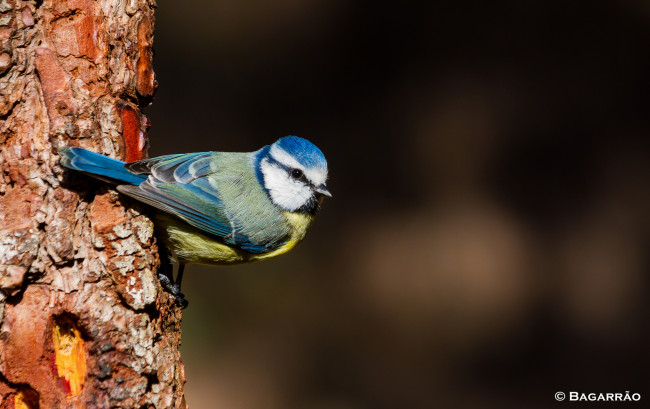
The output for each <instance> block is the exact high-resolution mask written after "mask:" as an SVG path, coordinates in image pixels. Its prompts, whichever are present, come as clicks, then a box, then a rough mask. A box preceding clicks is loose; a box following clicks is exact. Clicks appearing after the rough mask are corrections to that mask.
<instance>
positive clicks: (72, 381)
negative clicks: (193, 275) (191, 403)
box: [0, 0, 185, 409]
mask: <svg viewBox="0 0 650 409" xmlns="http://www.w3.org/2000/svg"><path fill="white" fill-rule="evenodd" d="M154 7H155V2H154V1H153V0H149V1H146V0H112V1H110V0H104V1H92V0H46V1H20V0H0V146H1V148H2V149H1V152H0V408H14V407H15V408H32V409H33V408H68V407H88V408H108V407H119V408H179V407H185V403H184V400H183V383H184V375H183V366H182V364H181V362H180V352H179V345H180V319H181V315H180V311H179V309H178V308H177V307H176V306H174V303H173V300H172V298H171V296H170V295H169V294H167V293H165V292H164V291H162V290H161V288H160V285H159V283H158V280H157V277H156V270H157V267H158V264H159V259H158V255H157V254H158V252H157V248H156V245H155V238H154V236H153V225H152V222H151V221H150V220H149V219H148V218H147V217H146V216H145V215H144V214H143V213H142V212H141V211H142V210H143V209H142V208H141V207H138V205H137V204H136V203H133V202H132V201H130V200H128V199H126V198H124V197H122V196H120V195H118V194H117V193H115V191H113V190H111V189H110V188H109V187H107V186H105V185H104V184H103V183H101V182H97V181H95V180H92V179H90V178H88V177H86V176H85V175H81V174H76V173H73V172H70V171H67V170H64V169H62V168H61V167H60V166H59V164H58V161H59V157H58V155H57V153H56V152H57V148H59V147H61V146H66V145H69V146H82V147H85V148H88V149H91V150H93V151H95V152H101V153H104V154H107V155H110V156H112V157H116V158H120V159H123V160H127V161H132V160H137V159H140V158H142V157H143V156H144V155H146V138H145V132H146V128H147V126H148V125H147V120H146V118H145V117H144V116H143V115H142V114H141V113H140V107H141V106H142V104H145V103H147V102H148V101H150V100H151V98H152V96H153V93H154V91H155V88H156V82H155V79H154V73H153V70H152V66H151V62H152V61H151V60H152V53H151V42H152V39H153V34H152V33H153V9H154Z"/></svg>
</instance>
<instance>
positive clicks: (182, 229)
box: [156, 212, 313, 265]
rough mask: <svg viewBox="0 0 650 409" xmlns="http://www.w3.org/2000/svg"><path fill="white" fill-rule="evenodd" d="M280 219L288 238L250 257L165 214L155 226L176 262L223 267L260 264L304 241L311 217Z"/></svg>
mask: <svg viewBox="0 0 650 409" xmlns="http://www.w3.org/2000/svg"><path fill="white" fill-rule="evenodd" d="M284 216H285V217H286V219H287V223H288V224H289V225H290V226H291V232H292V233H291V237H290V238H289V240H287V242H286V243H285V244H283V245H282V246H280V247H278V248H277V249H275V250H273V251H271V252H268V253H264V254H253V253H249V252H247V251H243V250H239V249H235V248H232V247H230V246H228V245H226V244H224V243H221V242H219V241H217V240H215V239H214V238H212V237H210V236H207V235H205V234H203V233H202V232H201V231H200V230H199V229H195V228H193V227H192V226H189V225H188V224H186V223H184V222H182V221H179V220H178V219H177V218H175V217H170V216H168V215H166V214H164V215H159V217H157V220H156V222H157V225H158V226H161V227H163V230H164V232H163V234H162V235H161V239H162V240H163V241H164V244H165V245H166V246H167V248H169V249H170V250H171V251H172V253H173V256H174V258H175V259H176V260H177V261H179V262H181V263H184V264H208V265H223V264H239V263H248V262H252V261H257V260H264V259H267V258H271V257H275V256H279V255H280V254H284V253H286V252H287V251H289V250H291V249H292V248H294V247H295V246H296V245H297V244H298V243H300V242H301V241H302V240H303V239H304V238H305V234H306V233H307V229H308V228H309V226H310V225H311V222H312V220H313V216H311V215H307V214H302V213H292V212H285V213H284Z"/></svg>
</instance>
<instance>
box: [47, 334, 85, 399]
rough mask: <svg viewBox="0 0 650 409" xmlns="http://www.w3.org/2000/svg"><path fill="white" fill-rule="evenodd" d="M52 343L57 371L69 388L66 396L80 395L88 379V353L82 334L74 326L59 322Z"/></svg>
mask: <svg viewBox="0 0 650 409" xmlns="http://www.w3.org/2000/svg"><path fill="white" fill-rule="evenodd" d="M52 341H53V343H54V354H55V358H54V363H55V366H56V371H57V374H58V375H59V377H60V378H61V379H62V380H63V381H64V384H65V386H67V387H68V388H67V389H68V390H67V391H66V394H67V396H76V395H79V393H81V388H82V387H83V384H84V380H85V379H86V352H85V351H84V341H83V339H82V338H81V333H80V332H79V330H78V329H77V328H75V327H74V325H72V324H69V323H64V322H57V323H55V324H54V328H53V329H52Z"/></svg>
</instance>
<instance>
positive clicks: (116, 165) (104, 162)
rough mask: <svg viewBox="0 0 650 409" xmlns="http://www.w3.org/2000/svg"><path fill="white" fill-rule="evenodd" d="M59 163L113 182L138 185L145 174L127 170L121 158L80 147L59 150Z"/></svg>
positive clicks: (144, 177)
mask: <svg viewBox="0 0 650 409" xmlns="http://www.w3.org/2000/svg"><path fill="white" fill-rule="evenodd" d="M59 154H60V155H61V164H62V165H63V166H65V167H66V168H70V169H75V170H79V171H81V172H85V173H87V174H89V175H91V176H94V177H96V178H98V179H102V180H107V181H109V182H113V183H127V184H131V185H136V186H138V185H140V183H142V182H144V181H145V180H147V175H137V174H135V173H132V172H129V171H128V170H127V169H126V168H125V167H124V162H122V161H121V160H117V159H113V158H109V157H108V156H104V155H101V154H99V153H95V152H91V151H88V150H85V149H82V148H72V147H65V148H62V149H60V150H59Z"/></svg>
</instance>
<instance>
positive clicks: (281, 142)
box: [274, 136, 327, 169]
mask: <svg viewBox="0 0 650 409" xmlns="http://www.w3.org/2000/svg"><path fill="white" fill-rule="evenodd" d="M274 145H277V146H279V147H280V148H282V149H284V150H285V151H287V153H289V154H290V155H292V156H293V157H294V158H296V160H297V161H298V162H300V164H301V165H303V166H304V167H306V168H313V167H318V168H325V169H327V161H326V160H325V155H323V152H321V150H320V149H318V147H317V146H316V145H314V144H313V143H311V142H309V141H308V140H307V139H304V138H300V137H298V136H285V137H284V138H280V139H278V140H277V141H276V142H275V143H274Z"/></svg>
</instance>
